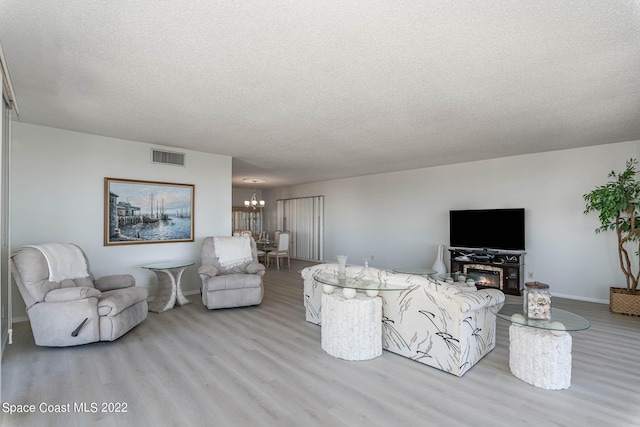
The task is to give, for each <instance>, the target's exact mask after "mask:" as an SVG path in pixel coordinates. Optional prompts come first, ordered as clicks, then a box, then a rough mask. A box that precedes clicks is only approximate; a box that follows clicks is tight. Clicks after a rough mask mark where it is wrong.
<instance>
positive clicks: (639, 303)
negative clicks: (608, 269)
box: [609, 288, 640, 316]
mask: <svg viewBox="0 0 640 427" xmlns="http://www.w3.org/2000/svg"><path fill="white" fill-rule="evenodd" d="M609 308H610V309H611V311H612V312H613V313H621V314H630V315H632V316H640V292H632V291H629V290H627V289H626V288H609Z"/></svg>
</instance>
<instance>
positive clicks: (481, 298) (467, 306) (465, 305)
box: [453, 289, 504, 313]
mask: <svg viewBox="0 0 640 427" xmlns="http://www.w3.org/2000/svg"><path fill="white" fill-rule="evenodd" d="M453 299H454V301H456V302H457V303H458V304H459V305H460V311H461V312H462V313H467V312H469V311H476V310H480V309H482V308H485V307H490V306H492V305H495V304H499V303H501V302H504V294H503V293H502V292H501V291H499V290H497V289H481V290H479V291H476V292H461V293H458V294H455V295H454V296H453Z"/></svg>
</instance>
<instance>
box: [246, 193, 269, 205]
mask: <svg viewBox="0 0 640 427" xmlns="http://www.w3.org/2000/svg"><path fill="white" fill-rule="evenodd" d="M244 206H245V207H247V208H253V209H256V208H264V200H258V195H257V194H256V192H255V191H254V192H253V195H252V196H251V200H245V201H244Z"/></svg>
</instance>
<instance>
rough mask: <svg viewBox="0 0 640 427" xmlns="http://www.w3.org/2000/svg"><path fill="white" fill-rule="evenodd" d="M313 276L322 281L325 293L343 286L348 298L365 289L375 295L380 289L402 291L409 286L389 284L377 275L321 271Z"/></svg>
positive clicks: (344, 293)
mask: <svg viewBox="0 0 640 427" xmlns="http://www.w3.org/2000/svg"><path fill="white" fill-rule="evenodd" d="M313 278H314V279H315V280H316V281H317V282H319V283H322V285H323V287H322V290H323V292H324V293H326V294H330V293H332V292H333V291H334V290H335V289H336V288H341V289H342V294H343V295H344V297H345V298H347V299H349V298H353V297H355V296H356V292H357V291H364V292H365V293H366V294H367V296H370V297H375V296H377V295H378V293H379V292H380V291H401V290H403V289H406V288H407V286H398V285H389V284H387V283H386V282H383V281H381V280H380V279H378V278H375V277H371V278H366V277H364V276H358V277H338V275H336V274H333V273H326V272H321V273H318V274H316V275H315V276H313Z"/></svg>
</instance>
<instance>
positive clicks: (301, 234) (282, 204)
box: [276, 196, 324, 261]
mask: <svg viewBox="0 0 640 427" xmlns="http://www.w3.org/2000/svg"><path fill="white" fill-rule="evenodd" d="M276 207H277V227H278V230H283V231H285V230H288V231H290V232H291V246H290V248H289V251H290V254H291V257H292V258H298V259H305V260H311V261H322V260H323V258H324V196H315V197H303V198H297V199H284V200H277V201H276Z"/></svg>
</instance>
